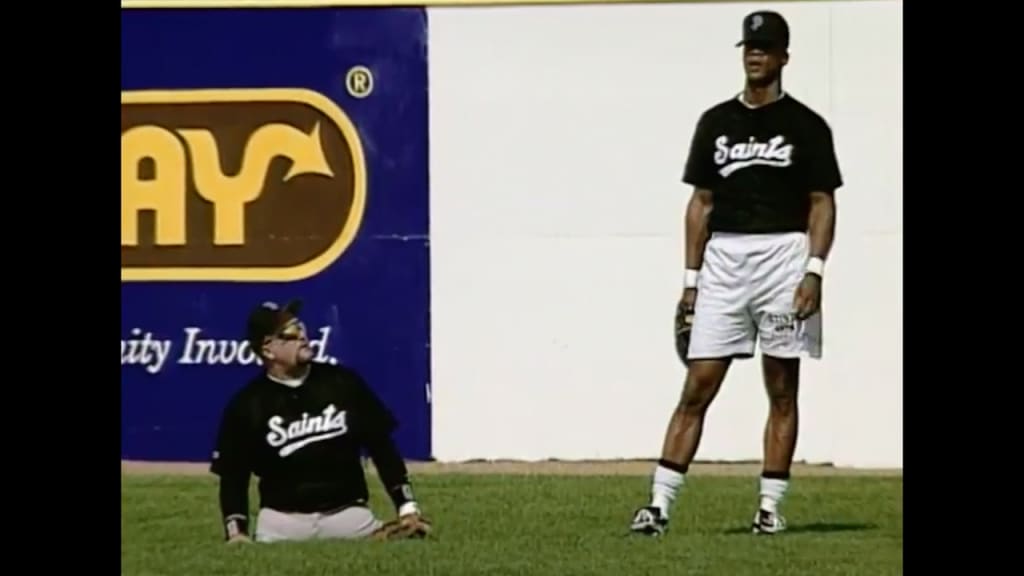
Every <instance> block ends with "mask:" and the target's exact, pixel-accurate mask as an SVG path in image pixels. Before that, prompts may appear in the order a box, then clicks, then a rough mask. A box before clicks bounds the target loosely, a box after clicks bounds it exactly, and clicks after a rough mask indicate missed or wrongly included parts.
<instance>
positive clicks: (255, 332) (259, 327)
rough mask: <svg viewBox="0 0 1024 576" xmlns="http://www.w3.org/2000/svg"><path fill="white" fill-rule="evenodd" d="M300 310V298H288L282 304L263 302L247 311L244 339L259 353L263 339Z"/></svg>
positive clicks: (295, 315) (272, 333) (275, 332)
mask: <svg viewBox="0 0 1024 576" xmlns="http://www.w3.org/2000/svg"><path fill="white" fill-rule="evenodd" d="M301 310H302V300H297V299H296V300H289V301H288V302H287V303H285V304H284V305H281V304H278V303H277V302H264V303H262V304H260V305H259V306H257V307H256V308H254V309H253V310H252V312H250V313H249V322H248V323H247V325H246V339H247V340H248V341H249V346H250V347H251V348H252V351H253V352H254V353H256V354H257V355H258V354H259V351H260V348H262V347H263V339H264V338H267V337H268V336H273V335H274V334H277V332H278V331H279V330H280V329H281V328H283V327H284V325H285V324H287V323H288V322H289V321H290V320H292V319H293V318H295V317H297V316H298V314H299V312H300V311H301Z"/></svg>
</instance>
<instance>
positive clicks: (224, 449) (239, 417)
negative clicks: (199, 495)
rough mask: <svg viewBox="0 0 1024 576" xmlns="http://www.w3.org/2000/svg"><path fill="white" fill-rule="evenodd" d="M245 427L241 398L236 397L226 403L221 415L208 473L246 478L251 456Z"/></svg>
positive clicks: (245, 421) (246, 423)
mask: <svg viewBox="0 0 1024 576" xmlns="http://www.w3.org/2000/svg"><path fill="white" fill-rule="evenodd" d="M247 426H248V419H247V418H246V413H245V407H244V404H243V402H242V401H241V398H240V397H239V396H236V397H234V398H232V399H231V400H230V401H229V402H228V404H227V406H225V408H224V411H223V413H222V414H221V420H220V425H219V426H218V429H217V439H216V442H215V444H214V449H213V458H212V459H211V462H210V472H213V473H214V474H216V475H218V476H222V477H223V476H238V475H244V476H246V477H248V475H249V474H250V472H251V471H252V454H251V450H250V444H249V441H248V434H247Z"/></svg>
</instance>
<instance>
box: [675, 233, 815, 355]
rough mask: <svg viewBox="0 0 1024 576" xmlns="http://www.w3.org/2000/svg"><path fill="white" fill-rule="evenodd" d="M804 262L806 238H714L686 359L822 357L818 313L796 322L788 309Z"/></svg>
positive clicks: (699, 287)
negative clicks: (757, 353)
mask: <svg viewBox="0 0 1024 576" xmlns="http://www.w3.org/2000/svg"><path fill="white" fill-rule="evenodd" d="M807 258H808V245H807V235H806V234H804V233H800V232H794V233H785V234H725V233H714V234H712V236H711V238H710V239H709V240H708V242H707V245H706V247H705V250H704V265H703V266H702V268H701V270H700V276H699V278H698V281H697V303H696V307H695V310H694V317H693V330H692V332H691V335H690V348H689V357H690V359H693V360H699V359H702V358H703V359H708V358H726V357H738V358H750V357H752V356H753V355H754V348H755V346H756V345H757V344H758V340H760V348H761V352H762V353H763V354H766V355H768V356H774V357H778V358H799V357H800V356H802V355H807V356H810V357H812V358H820V357H821V328H822V326H821V312H820V311H819V312H818V313H816V314H815V315H814V316H812V317H810V318H808V319H807V320H805V321H802V322H801V321H798V320H797V319H796V315H795V314H794V310H793V298H794V296H795V295H796V289H797V286H799V284H800V282H801V281H802V280H803V277H804V272H805V269H806V268H805V267H806V265H807Z"/></svg>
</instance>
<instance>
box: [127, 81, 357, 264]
mask: <svg viewBox="0 0 1024 576" xmlns="http://www.w3.org/2000/svg"><path fill="white" fill-rule="evenodd" d="M365 204H366V160H365V157H364V154H363V148H362V144H361V142H360V139H359V134H358V132H357V130H356V128H355V126H354V125H353V123H352V121H351V120H350V119H349V117H348V116H347V115H346V114H345V113H344V112H343V111H342V110H341V109H340V108H339V107H338V106H337V105H336V104H335V103H334V102H333V101H331V100H330V99H328V98H327V97H325V96H323V95H321V94H319V93H317V92H314V91H311V90H305V89H240V90H180V91H178V90H175V91H148V90H147V91H137V92H132V91H129V92H122V93H121V280H122V281H236V282H288V281H295V280H301V279H304V278H308V277H310V276H314V275H316V274H317V273H319V272H320V271H322V270H323V269H325V268H326V267H327V266H329V265H330V264H331V263H332V262H334V261H335V260H337V259H338V257H340V256H341V255H342V253H343V252H345V250H346V249H347V248H348V246H349V245H350V244H351V243H352V241H353V239H354V238H355V236H356V233H357V232H358V230H359V226H360V224H361V222H362V218H363V210H364V207H365Z"/></svg>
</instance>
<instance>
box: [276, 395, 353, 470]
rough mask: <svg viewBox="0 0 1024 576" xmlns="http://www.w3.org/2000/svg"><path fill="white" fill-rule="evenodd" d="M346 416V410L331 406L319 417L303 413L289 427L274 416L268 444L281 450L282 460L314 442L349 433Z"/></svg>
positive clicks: (279, 451)
mask: <svg viewBox="0 0 1024 576" xmlns="http://www.w3.org/2000/svg"><path fill="white" fill-rule="evenodd" d="M346 415H347V413H346V411H345V410H341V411H339V410H338V409H337V407H335V406H334V404H329V405H328V406H327V407H326V408H324V411H323V413H321V414H320V415H319V416H313V417H310V415H309V413H307V412H303V413H302V418H300V419H298V420H295V421H292V422H290V423H288V425H287V426H285V421H284V418H283V417H281V416H274V417H272V418H270V420H268V421H267V427H268V428H270V433H269V434H267V444H270V445H271V446H273V447H274V448H279V450H278V451H277V453H278V455H279V456H281V457H282V458H285V457H288V456H290V455H291V454H293V453H294V452H295V451H297V450H299V449H300V448H303V447H305V446H308V445H310V444H313V443H314V442H322V441H324V440H329V439H331V438H337V437H338V436H341V435H342V434H345V433H346V432H348V422H347V421H346Z"/></svg>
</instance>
